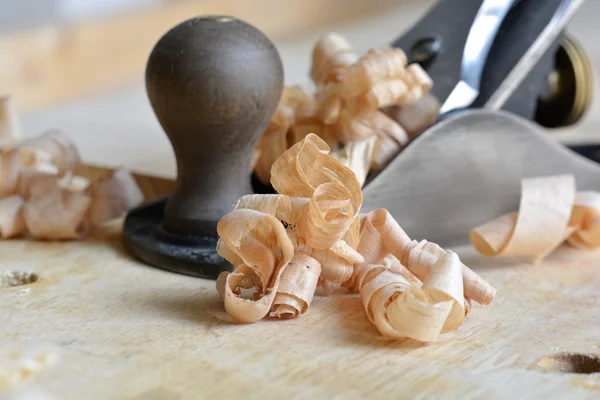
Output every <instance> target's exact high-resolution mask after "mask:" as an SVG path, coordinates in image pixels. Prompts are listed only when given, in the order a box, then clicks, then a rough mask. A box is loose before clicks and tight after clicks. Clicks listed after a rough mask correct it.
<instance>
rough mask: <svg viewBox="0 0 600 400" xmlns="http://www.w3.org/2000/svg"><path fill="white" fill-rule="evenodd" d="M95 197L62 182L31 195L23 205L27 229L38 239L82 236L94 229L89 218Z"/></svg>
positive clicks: (76, 237)
mask: <svg viewBox="0 0 600 400" xmlns="http://www.w3.org/2000/svg"><path fill="white" fill-rule="evenodd" d="M91 201H92V199H91V197H89V196H88V195H86V194H85V193H82V192H71V191H69V190H65V189H62V188H60V187H58V186H54V187H51V188H50V189H49V190H46V191H44V192H43V193H36V194H35V195H32V196H30V198H29V199H28V200H27V203H26V204H25V205H24V207H23V215H24V217H25V224H26V226H27V231H28V232H29V234H30V235H31V236H32V237H33V238H35V239H79V238H82V237H84V236H85V235H87V234H88V233H89V232H90V230H91V224H90V223H89V221H88V220H87V219H86V214H87V211H88V207H89V205H90V203H91Z"/></svg>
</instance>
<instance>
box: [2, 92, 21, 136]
mask: <svg viewBox="0 0 600 400" xmlns="http://www.w3.org/2000/svg"><path fill="white" fill-rule="evenodd" d="M19 140H21V124H20V122H19V116H18V114H17V109H16V106H15V102H14V100H13V99H12V98H11V97H10V96H0V147H3V148H5V147H9V146H12V145H14V144H15V143H16V142H18V141H19Z"/></svg>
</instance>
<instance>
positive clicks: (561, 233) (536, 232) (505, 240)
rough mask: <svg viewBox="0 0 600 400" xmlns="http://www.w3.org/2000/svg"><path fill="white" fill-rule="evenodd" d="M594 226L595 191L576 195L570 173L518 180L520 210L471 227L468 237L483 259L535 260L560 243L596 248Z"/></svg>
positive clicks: (599, 209)
mask: <svg viewBox="0 0 600 400" xmlns="http://www.w3.org/2000/svg"><path fill="white" fill-rule="evenodd" d="M599 226H600V193H598V192H580V193H576V189H575V178H574V177H573V176H572V175H557V176H549V177H537V178H527V179H523V180H522V182H521V202H520V204H519V211H518V212H511V213H508V214H505V215H503V216H501V217H498V218H496V219H494V220H492V221H490V222H488V223H486V224H483V225H481V226H479V227H477V228H475V229H473V230H472V231H471V233H470V238H471V242H472V243H473V246H474V247H475V249H477V251H479V252H480V253H481V254H483V255H486V256H517V257H525V258H528V259H529V260H531V261H532V262H539V261H540V260H542V259H543V258H544V257H546V256H547V255H548V254H549V253H551V252H552V251H553V250H554V249H556V248H557V247H559V246H560V245H561V244H563V243H564V242H565V241H567V242H568V243H570V244H572V245H573V246H575V247H580V248H584V249H595V248H597V247H599V246H600V231H599Z"/></svg>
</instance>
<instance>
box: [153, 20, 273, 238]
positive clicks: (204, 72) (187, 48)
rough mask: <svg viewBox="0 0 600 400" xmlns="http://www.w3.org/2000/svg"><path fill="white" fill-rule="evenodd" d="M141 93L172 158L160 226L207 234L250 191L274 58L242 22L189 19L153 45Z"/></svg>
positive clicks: (269, 109)
mask: <svg viewBox="0 0 600 400" xmlns="http://www.w3.org/2000/svg"><path fill="white" fill-rule="evenodd" d="M146 88H147V91H148V97H149V98H150V102H151V104H152V107H153V109H154V112H155V113H156V116H157V117H158V120H159V121H160V123H161V125H162V127H163V129H164V130H165V132H166V133H167V135H168V137H169V140H170V141H171V144H172V145H173V149H174V151H175V157H176V158H177V183H176V186H175V189H174V191H173V193H172V195H171V197H170V198H169V200H168V202H167V204H166V207H165V217H164V221H163V225H164V227H165V228H166V229H168V230H170V231H173V232H177V233H184V234H199V235H211V236H214V235H216V223H217V222H218V220H219V219H220V218H221V217H223V215H225V214H226V213H227V212H229V211H231V209H232V207H233V205H234V204H235V203H236V201H237V200H238V199H239V198H240V197H241V196H242V195H244V194H248V193H250V192H251V188H250V178H249V164H250V158H251V155H252V151H253V149H254V147H255V146H256V144H257V142H258V140H259V138H260V136H261V134H262V132H263V131H264V129H265V128H266V126H267V124H268V123H269V120H270V119H271V117H272V115H273V113H274V112H275V108H276V107H277V103H278V102H279V98H280V96H281V91H282V88H283V67H282V65H281V60H280V58H279V54H278V52H277V50H276V49H275V47H274V46H273V44H272V43H271V41H270V40H269V39H268V38H267V37H266V36H265V35H264V34H263V33H262V32H260V31H258V30H257V29H256V28H254V27H252V26H250V25H248V24H247V23H245V22H243V21H240V20H238V19H235V18H232V17H221V16H211V17H199V18H193V19H190V20H188V21H185V22H183V23H181V24H179V25H177V26H176V27H174V28H173V29H171V30H170V31H169V32H167V33H166V34H165V35H164V36H163V37H162V38H161V39H160V40H159V42H158V43H157V44H156V46H155V47H154V50H153V51H152V53H151V55H150V58H149V60H148V65H147V68H146Z"/></svg>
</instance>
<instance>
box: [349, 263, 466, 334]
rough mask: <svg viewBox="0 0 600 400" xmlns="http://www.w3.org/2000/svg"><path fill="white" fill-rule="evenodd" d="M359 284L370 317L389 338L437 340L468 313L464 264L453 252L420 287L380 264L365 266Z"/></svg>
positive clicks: (459, 322)
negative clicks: (464, 292)
mask: <svg viewBox="0 0 600 400" xmlns="http://www.w3.org/2000/svg"><path fill="white" fill-rule="evenodd" d="M359 286H360V295H361V299H362V301H363V305H364V307H365V310H366V311H367V316H368V317H369V320H370V321H371V322H373V323H374V324H375V325H376V326H377V328H378V329H379V331H380V332H381V333H382V334H383V335H384V336H387V337H390V338H394V339H404V338H411V339H414V340H418V341H421V342H430V341H434V340H436V339H437V338H438V336H439V335H440V334H441V333H444V332H449V331H452V330H454V329H456V328H457V327H458V326H459V325H460V324H461V323H462V322H463V320H464V318H465V316H466V314H465V299H464V297H463V278H462V264H461V262H460V260H459V259H458V256H457V255H456V254H454V253H452V252H448V253H444V254H442V255H441V256H440V257H439V258H438V260H437V261H436V263H435V265H434V266H433V268H432V270H431V272H430V273H429V275H428V276H427V278H425V280H424V281H423V285H422V287H420V288H419V287H416V286H413V285H412V284H411V283H410V282H409V281H408V280H407V279H406V278H405V277H404V276H402V275H400V274H394V273H392V272H390V271H389V270H388V269H387V268H385V267H382V266H377V265H367V266H365V267H364V269H363V273H362V280H361V282H360V283H359Z"/></svg>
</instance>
